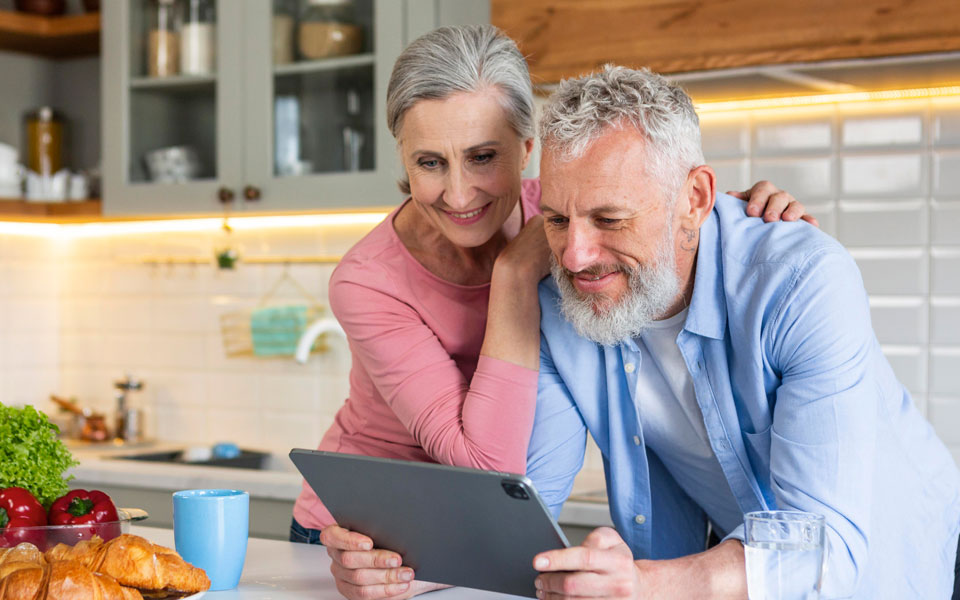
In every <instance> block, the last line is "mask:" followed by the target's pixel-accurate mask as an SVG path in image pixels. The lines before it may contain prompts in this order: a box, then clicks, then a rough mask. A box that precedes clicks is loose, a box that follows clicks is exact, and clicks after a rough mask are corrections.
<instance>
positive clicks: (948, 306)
mask: <svg viewBox="0 0 960 600" xmlns="http://www.w3.org/2000/svg"><path fill="white" fill-rule="evenodd" d="M930 341H931V342H932V343H934V344H952V345H955V346H960V297H956V298H931V300H930Z"/></svg>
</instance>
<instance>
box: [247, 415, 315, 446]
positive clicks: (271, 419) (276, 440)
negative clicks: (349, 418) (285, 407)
mask: <svg viewBox="0 0 960 600" xmlns="http://www.w3.org/2000/svg"><path fill="white" fill-rule="evenodd" d="M327 423H329V420H327V419H322V418H320V417H317V416H316V415H315V414H314V413H309V412H306V413H297V412H290V413H281V412H279V411H277V412H272V411H269V410H264V411H263V431H264V434H263V443H264V444H265V445H266V446H267V447H268V448H285V449H287V450H289V449H290V448H316V447H317V444H319V443H320V438H321V437H322V436H323V433H324V432H325V431H326V428H325V427H324V426H326V425H327ZM322 427H323V428H322Z"/></svg>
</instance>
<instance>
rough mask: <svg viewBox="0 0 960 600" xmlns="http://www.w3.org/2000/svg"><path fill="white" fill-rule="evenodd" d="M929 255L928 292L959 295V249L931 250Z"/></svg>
mask: <svg viewBox="0 0 960 600" xmlns="http://www.w3.org/2000/svg"><path fill="white" fill-rule="evenodd" d="M930 254H931V256H930V263H931V264H930V279H931V281H930V291H931V292H932V293H934V294H960V248H933V250H931V252H930Z"/></svg>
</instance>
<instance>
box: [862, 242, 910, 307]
mask: <svg viewBox="0 0 960 600" xmlns="http://www.w3.org/2000/svg"><path fill="white" fill-rule="evenodd" d="M850 254H851V255H852V256H853V258H854V259H856V261H857V266H858V267H860V274H861V276H862V277H863V283H864V286H865V287H866V289H867V293H869V294H870V295H871V296H872V295H893V296H899V295H913V296H920V295H924V294H926V290H927V277H926V259H925V257H924V255H923V252H922V251H921V250H916V249H909V250H907V249H905V250H903V251H902V252H897V251H879V250H856V249H853V250H851V251H850Z"/></svg>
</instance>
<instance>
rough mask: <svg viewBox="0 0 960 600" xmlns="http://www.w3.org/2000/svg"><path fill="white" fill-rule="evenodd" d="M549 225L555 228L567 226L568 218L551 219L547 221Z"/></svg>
mask: <svg viewBox="0 0 960 600" xmlns="http://www.w3.org/2000/svg"><path fill="white" fill-rule="evenodd" d="M547 223H550V224H551V225H553V226H555V227H563V226H564V225H566V224H567V218H566V217H549V218H548V219H547Z"/></svg>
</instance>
